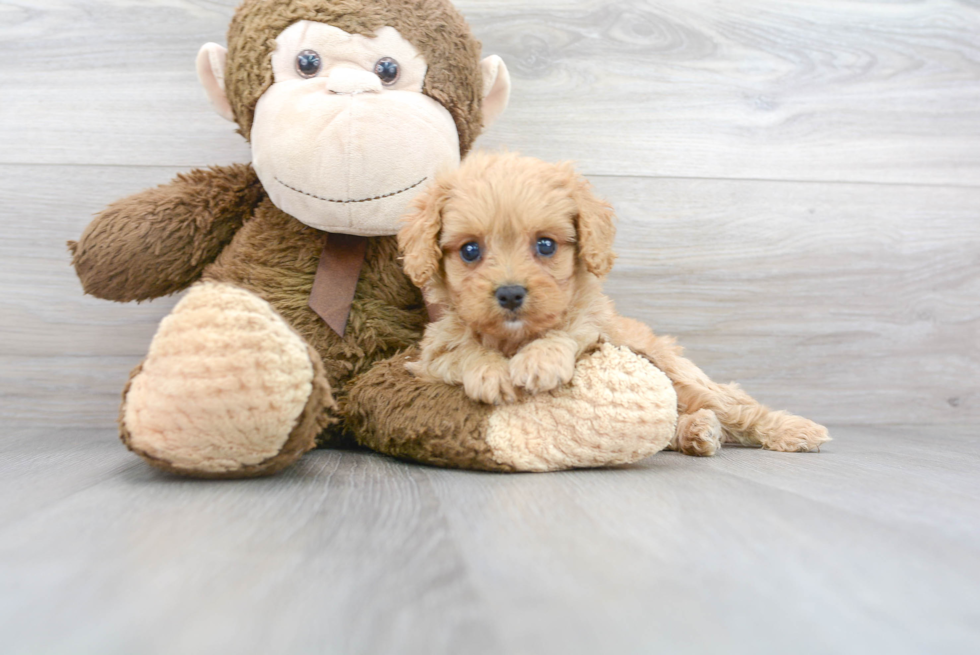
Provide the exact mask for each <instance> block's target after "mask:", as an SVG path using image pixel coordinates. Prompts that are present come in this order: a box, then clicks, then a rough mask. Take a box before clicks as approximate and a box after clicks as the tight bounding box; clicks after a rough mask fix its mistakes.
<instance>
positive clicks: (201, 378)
mask: <svg viewBox="0 0 980 655" xmlns="http://www.w3.org/2000/svg"><path fill="white" fill-rule="evenodd" d="M332 407H333V398H332V396H331V395H330V389H329V385H328V384H327V382H326V377H325V375H324V372H323V365H322V364H321V362H320V358H319V356H318V355H317V354H316V353H315V352H314V351H313V350H312V349H311V348H310V347H309V346H308V345H307V343H306V342H305V341H304V340H303V339H302V337H300V336H299V335H298V334H297V333H296V332H294V331H293V330H292V329H291V328H290V327H289V326H288V325H287V324H286V322H285V321H284V320H283V319H282V318H281V317H280V316H279V315H278V314H277V313H276V312H275V310H273V309H272V307H271V306H270V305H269V304H268V303H267V302H265V301H264V300H262V299H261V298H259V297H257V296H255V295H254V294H252V293H250V292H248V291H245V290H243V289H239V288H237V287H234V286H230V285H226V284H218V283H213V282H206V283H202V284H198V285H196V286H194V287H192V288H191V290H190V291H189V292H188V294H187V295H186V296H185V297H184V299H183V300H181V301H180V302H179V303H178V304H177V306H176V307H175V308H174V310H173V313H171V314H170V315H169V316H168V317H166V318H165V319H164V320H163V321H162V322H161V323H160V328H159V329H158V330H157V333H156V336H155V337H154V338H153V342H152V344H151V345H150V352H149V354H148V355H147V357H146V360H144V361H143V363H142V364H141V365H140V366H138V367H137V368H136V370H134V371H133V373H132V374H131V376H130V380H129V384H128V385H127V386H126V390H125V391H124V392H123V406H122V409H121V410H120V418H119V421H120V432H121V436H122V440H123V442H124V443H125V444H126V445H127V446H128V447H129V448H130V450H132V451H134V452H136V453H137V454H139V455H141V456H142V457H143V458H144V459H145V460H147V461H148V462H149V463H150V464H152V465H154V466H157V467H159V468H162V469H165V470H167V471H171V472H174V473H180V474H184V475H191V476H196V477H213V478H226V477H250V476H256V475H266V474H270V473H274V472H276V471H278V470H280V469H282V468H284V467H285V466H287V465H289V464H291V463H292V462H293V461H295V460H296V459H297V458H299V456H300V455H302V454H303V453H304V452H306V451H308V450H310V449H312V448H313V447H314V438H315V437H316V435H317V433H318V432H319V431H320V429H322V428H323V427H324V424H325V423H326V422H328V421H329V419H327V418H325V417H326V415H327V414H326V411H325V410H326V409H327V408H332Z"/></svg>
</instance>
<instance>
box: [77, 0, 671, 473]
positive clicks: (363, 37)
mask: <svg viewBox="0 0 980 655" xmlns="http://www.w3.org/2000/svg"><path fill="white" fill-rule="evenodd" d="M197 68H198V73H199V77H200V79H201V81H202V83H203V85H204V87H205V90H206V91H207V94H208V96H209V98H210V100H211V102H212V104H213V105H214V107H215V109H216V110H217V111H218V112H219V113H220V114H221V115H222V116H224V117H225V118H227V119H229V120H232V121H234V122H235V123H237V125H238V130H239V132H240V133H241V134H242V136H244V137H245V138H246V139H247V140H248V141H249V142H250V144H251V148H252V163H251V164H250V165H233V166H215V167H212V168H209V169H207V170H194V171H191V172H189V173H186V174H182V175H178V176H177V178H176V179H174V180H173V181H172V182H170V183H168V184H164V185H161V186H159V187H157V188H154V189H149V190H146V191H143V192H141V193H137V194H135V195H133V196H131V197H128V198H125V199H123V200H120V201H117V202H116V203H114V204H112V205H110V206H109V207H108V208H107V209H105V210H104V211H103V212H101V213H100V214H98V215H97V216H96V218H95V219H94V220H93V222H92V223H91V224H90V225H89V226H88V227H87V228H86V230H85V231H84V233H83V234H82V236H81V238H80V239H79V240H78V241H77V242H70V243H69V248H70V250H71V253H72V255H73V265H74V266H75V269H76V271H77V273H78V276H79V278H80V279H81V282H82V286H83V288H84V290H85V292H86V293H89V294H92V295H95V296H98V297H100V298H105V299H108V300H114V301H118V302H129V301H133V300H135V301H141V300H146V299H150V298H155V297H159V296H163V295H167V294H172V293H176V292H179V291H182V290H185V289H187V293H186V295H185V296H184V297H183V299H182V300H181V301H180V302H179V303H178V304H177V306H176V307H175V308H174V310H173V312H172V313H171V314H170V315H169V316H167V317H166V318H165V319H164V320H163V321H162V322H161V324H160V327H159V330H158V332H157V334H156V335H155V337H154V339H153V341H152V343H151V345H150V350H149V353H148V355H147V357H146V358H145V360H144V361H143V362H142V363H141V364H140V365H139V366H137V368H136V369H135V370H134V371H133V372H132V374H131V376H130V379H129V382H128V384H127V385H126V387H125V391H124V392H123V403H122V408H121V410H120V415H119V425H120V433H121V437H122V440H123V442H124V443H125V444H126V446H127V447H128V448H129V449H130V450H132V451H133V452H135V453H136V454H138V455H139V456H141V457H142V458H143V459H144V460H146V461H147V462H148V463H150V464H151V465H153V466H156V467H158V468H161V469H164V470H167V471H170V472H174V473H179V474H184V475H191V476H196V477H209V478H236V477H249V476H258V475H266V474H271V473H274V472H276V471H279V470H281V469H283V468H284V467H286V466H288V465H289V464H291V463H292V462H294V461H295V460H296V459H297V458H299V457H300V456H301V455H302V454H303V453H305V452H307V451H309V450H310V449H312V448H314V447H315V446H317V445H319V446H324V447H327V446H350V445H353V444H359V445H361V446H366V447H369V448H373V449H375V450H377V451H379V452H383V453H387V454H390V455H393V456H396V457H402V458H407V459H412V460H415V461H420V462H425V463H429V464H434V465H440V466H452V467H461V468H474V469H485V470H498V471H517V470H535V471H543V470H555V469H563V468H572V467H586V466H603V465H610V464H620V463H625V462H631V461H635V460H638V459H640V458H642V457H645V456H647V455H649V454H651V453H653V452H656V451H658V450H661V449H662V448H664V447H665V446H667V445H668V442H669V441H670V439H671V438H672V437H673V436H674V431H675V426H676V421H677V396H676V395H675V392H674V389H673V387H672V385H671V383H670V382H669V381H668V380H667V378H666V377H665V376H664V375H663V373H661V371H660V370H658V369H657V368H655V367H654V366H653V365H651V363H650V362H649V361H648V360H647V359H645V358H643V357H639V356H637V355H635V354H633V353H632V352H630V351H628V350H625V349H622V348H613V347H611V346H608V345H606V346H602V347H599V348H598V349H597V350H596V351H595V352H594V353H592V354H591V355H590V356H587V357H585V358H584V359H583V360H581V361H580V362H579V366H578V369H577V370H576V374H575V378H574V379H573V381H572V384H571V385H568V387H566V388H564V389H560V390H556V391H555V392H552V393H549V394H541V395H539V396H536V397H533V398H531V399H530V400H528V402H525V403H520V404H517V405H511V406H500V407H494V406H489V405H481V404H480V403H476V402H473V401H471V400H469V399H468V398H467V397H466V396H465V394H464V393H463V391H462V390H461V389H459V388H456V387H451V386H446V385H441V384H423V383H422V382H419V381H418V380H415V379H414V378H412V376H410V375H408V374H407V373H406V371H405V368H404V364H405V361H407V359H408V358H409V357H410V356H411V348H412V347H413V346H414V345H415V344H417V342H418V341H419V340H420V338H421V336H422V332H423V329H424V326H425V324H426V321H427V308H426V305H425V302H424V300H423V297H422V294H421V293H420V291H419V290H418V289H417V288H415V287H414V286H413V285H412V283H411V282H410V281H409V279H408V278H407V277H406V276H405V274H404V273H403V271H402V269H401V265H400V263H399V260H398V256H397V245H396V241H395V237H394V236H393V235H394V234H395V233H396V232H397V230H398V228H399V218H400V216H401V215H402V214H403V213H404V212H405V210H406V208H407V206H408V203H409V201H410V200H411V199H412V197H413V196H414V195H415V194H416V193H418V192H419V191H421V190H422V189H424V188H425V186H426V183H427V182H428V180H429V179H430V178H431V177H432V176H433V175H434V174H435V173H436V172H437V171H438V170H439V169H441V168H444V167H452V166H456V165H458V163H459V161H460V158H461V156H464V155H465V154H466V153H467V151H468V150H469V149H470V147H471V146H472V144H473V141H474V140H475V139H476V137H477V136H478V134H479V133H480V130H481V129H482V128H483V127H485V126H487V125H489V124H490V123H491V122H492V121H493V120H494V119H495V118H496V117H497V116H498V115H499V114H500V113H501V112H502V111H503V110H504V108H505V106H506V104H507V100H508V95H509V78H508V74H507V69H506V67H505V66H504V64H503V62H502V61H501V60H500V59H499V58H497V57H489V58H486V59H484V60H482V61H481V60H480V44H479V42H478V41H476V40H475V39H474V38H473V36H472V35H471V33H470V31H469V28H468V26H467V25H466V23H465V22H464V20H463V19H462V17H461V16H460V15H459V14H458V13H457V12H456V10H455V9H454V8H453V6H452V5H451V4H450V3H449V2H448V0H274V1H273V0H245V1H244V2H243V3H242V5H241V6H240V7H239V8H238V10H237V11H236V13H235V15H234V18H233V20H232V23H231V27H230V30H229V33H228V49H227V51H226V50H225V49H224V48H222V47H221V46H218V45H216V44H207V45H205V46H204V47H203V48H202V49H201V51H200V53H199V55H198V62H197Z"/></svg>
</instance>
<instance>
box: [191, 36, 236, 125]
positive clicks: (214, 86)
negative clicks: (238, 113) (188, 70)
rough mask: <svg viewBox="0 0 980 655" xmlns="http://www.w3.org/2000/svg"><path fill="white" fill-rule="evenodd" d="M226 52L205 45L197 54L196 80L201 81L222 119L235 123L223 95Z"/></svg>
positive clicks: (223, 48) (222, 49) (218, 46)
mask: <svg viewBox="0 0 980 655" xmlns="http://www.w3.org/2000/svg"><path fill="white" fill-rule="evenodd" d="M227 56H228V50H227V49H226V48H225V47H224V46H220V45H218V44H217V43H205V44H204V45H203V46H201V49H200V50H198V52H197V79H199V80H201V85H202V86H203V87H204V92H205V93H207V94H208V100H210V101H211V106H213V107H214V110H215V111H217V112H218V115H219V116H221V117H222V118H225V119H227V120H230V121H231V122H233V123H234V122H235V114H234V113H233V112H232V111H231V103H229V102H228V96H227V95H226V94H225V59H226V58H227Z"/></svg>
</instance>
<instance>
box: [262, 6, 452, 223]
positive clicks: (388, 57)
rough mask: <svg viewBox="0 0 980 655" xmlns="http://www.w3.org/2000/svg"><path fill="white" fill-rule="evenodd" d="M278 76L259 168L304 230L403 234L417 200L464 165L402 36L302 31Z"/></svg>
mask: <svg viewBox="0 0 980 655" xmlns="http://www.w3.org/2000/svg"><path fill="white" fill-rule="evenodd" d="M272 69H273V74H274V83H273V84H272V86H271V87H269V89H268V90H267V91H266V92H265V93H264V94H263V95H262V97H261V98H260V99H259V101H258V104H257V105H256V108H255V118H254V122H253V124H252V130H251V141H252V165H253V167H254V168H255V171H256V173H258V176H259V179H260V180H261V182H262V185H263V186H264V187H265V189H266V191H267V192H268V194H269V197H270V198H271V200H272V202H273V203H275V205H276V206H277V207H279V208H280V209H282V210H283V211H284V212H286V213H287V214H290V215H291V216H294V217H295V218H297V219H299V220H300V221H302V222H303V223H305V224H307V225H309V226H311V227H315V228H317V229H321V230H326V231H328V232H341V233H345V234H358V235H363V236H375V235H382V234H394V233H395V232H397V231H398V227H399V219H400V217H401V215H402V214H403V213H404V212H405V209H406V208H407V206H408V202H409V201H410V200H411V199H412V198H413V197H414V195H415V194H416V193H418V191H420V190H421V189H423V188H424V187H425V185H426V184H427V182H428V181H429V180H430V179H431V178H432V176H433V175H434V174H435V173H436V172H437V171H438V170H439V169H442V168H451V167H456V166H458V165H459V137H458V134H457V132H456V125H455V123H454V121H453V117H452V116H451V115H450V113H449V111H447V110H446V108H445V107H443V106H442V105H441V104H439V103H438V102H436V101H435V100H433V99H432V98H430V97H428V96H427V95H424V94H423V93H422V86H423V83H424V81H425V74H426V70H427V65H426V62H425V59H424V58H423V57H422V55H420V54H419V52H418V50H417V49H416V48H415V47H414V46H413V45H412V44H411V43H409V42H408V41H407V40H406V39H404V38H403V37H402V36H401V35H400V34H399V33H398V31H397V30H395V29H394V28H393V27H383V28H381V29H379V30H377V32H376V36H375V37H374V38H370V37H366V36H362V35H357V34H349V33H347V32H345V31H343V30H341V29H339V28H337V27H333V26H331V25H327V24H324V23H317V22H312V21H299V22H297V23H294V24H293V25H291V26H289V27H288V28H286V29H285V30H283V31H282V32H281V33H280V34H279V36H278V37H277V38H276V49H275V51H274V52H273V55H272Z"/></svg>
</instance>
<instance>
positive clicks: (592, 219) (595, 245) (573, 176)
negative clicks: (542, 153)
mask: <svg viewBox="0 0 980 655" xmlns="http://www.w3.org/2000/svg"><path fill="white" fill-rule="evenodd" d="M562 169H563V171H564V172H565V173H566V174H567V175H568V178H567V182H566V184H567V185H568V187H569V192H570V194H571V196H572V199H573V200H574V201H575V204H576V206H577V207H578V216H577V217H576V218H575V233H576V238H577V240H578V256H579V257H580V258H581V259H582V261H583V262H584V263H585V267H586V268H587V269H588V271H589V272H590V273H592V274H594V275H595V276H597V277H603V276H605V275H606V274H608V273H609V271H611V270H612V266H613V262H614V261H615V260H616V253H614V252H613V250H612V247H613V241H614V240H615V238H616V225H615V223H614V221H615V214H614V213H613V208H612V206H611V205H610V204H609V203H608V202H605V201H604V200H600V199H599V198H597V197H596V195H595V194H594V193H593V192H592V185H591V184H589V181H588V180H586V179H585V178H584V177H582V176H581V175H579V174H578V173H576V172H575V169H574V168H573V167H572V165H571V164H569V163H565V164H562Z"/></svg>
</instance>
